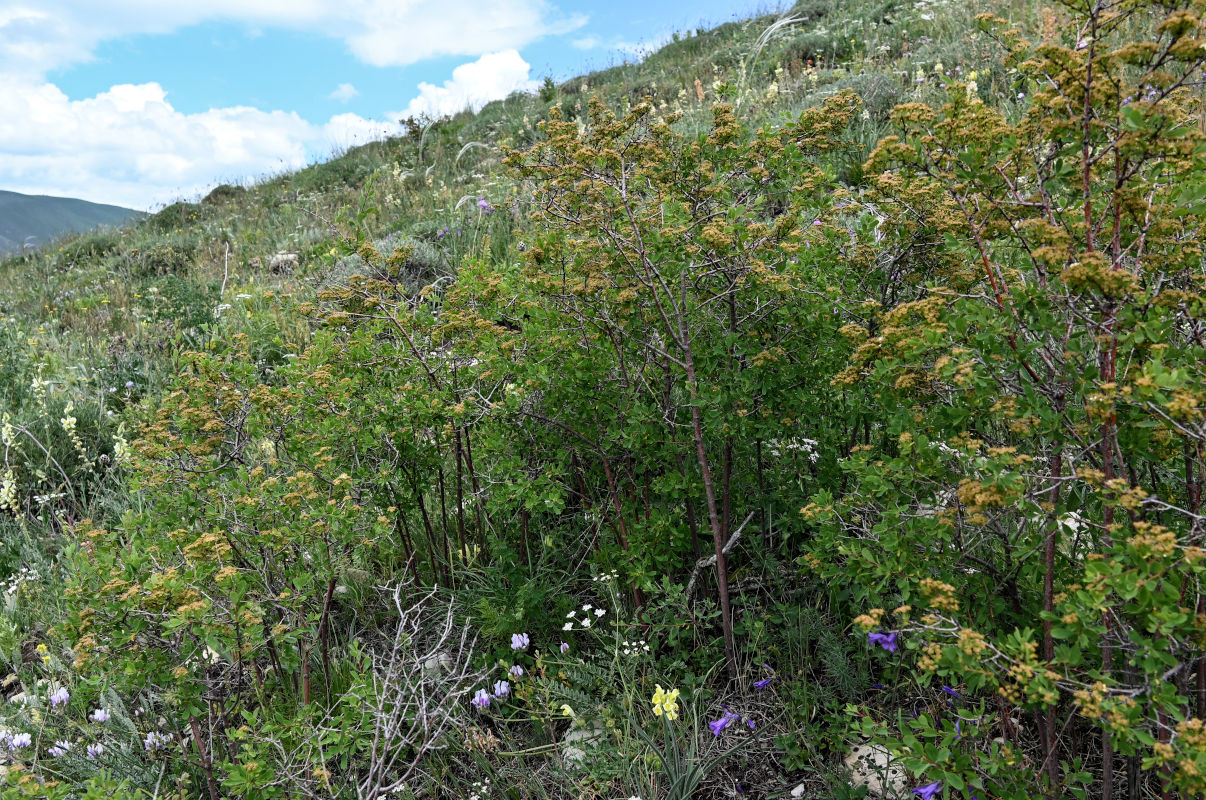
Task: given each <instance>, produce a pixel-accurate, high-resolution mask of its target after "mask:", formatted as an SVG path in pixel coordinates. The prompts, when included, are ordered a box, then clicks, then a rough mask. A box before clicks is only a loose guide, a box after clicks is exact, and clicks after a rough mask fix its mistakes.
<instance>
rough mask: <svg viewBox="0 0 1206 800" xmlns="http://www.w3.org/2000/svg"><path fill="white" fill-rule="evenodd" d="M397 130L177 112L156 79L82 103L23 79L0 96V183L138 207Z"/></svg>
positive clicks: (349, 118) (237, 111)
mask: <svg viewBox="0 0 1206 800" xmlns="http://www.w3.org/2000/svg"><path fill="white" fill-rule="evenodd" d="M397 132H398V126H397V125H396V124H395V123H385V122H375V121H372V120H367V119H364V118H363V117H360V116H357V115H355V114H340V115H338V116H336V117H332V118H331V120H330V121H328V122H327V123H326V124H324V125H314V124H311V123H310V122H307V121H306V120H304V119H302V118H301V117H300V116H298V115H297V114H295V113H290V112H284V111H261V110H259V109H255V108H249V107H245V106H237V107H232V108H219V109H210V110H209V111H205V112H201V113H196V114H185V113H182V112H180V111H177V110H176V109H175V108H173V107H172V105H171V103H170V102H168V100H167V96H166V93H165V92H164V90H163V87H161V86H160V85H159V84H158V83H145V84H140V85H129V84H126V85H121V86H114V87H113V88H111V89H109V90H108V91H106V92H102V93H101V94H98V95H97V96H95V97H91V98H87V99H84V100H71V99H70V98H68V97H67V96H66V95H65V94H63V92H62V91H60V90H59V89H58V87H56V86H54V85H53V84H49V83H40V84H35V83H22V84H16V85H9V86H6V87H5V89H4V91H2V92H0V186H4V187H5V188H8V189H12V190H14V191H18V192H27V193H31V194H56V195H65V196H69V197H82V198H84V199H87V200H93V201H96V202H102V203H114V204H116V205H123V206H129V207H131V208H138V209H147V208H151V207H153V206H155V205H158V204H160V203H165V202H169V201H171V200H174V199H176V198H178V197H181V196H190V195H195V194H197V193H200V192H203V191H205V190H207V189H208V188H210V187H212V186H213V185H214V184H215V183H217V182H219V181H221V180H230V181H236V182H237V181H240V180H243V179H245V178H247V177H257V176H261V175H265V174H268V173H272V172H278V171H280V170H283V169H297V168H299V167H302V166H304V165H305V164H306V163H307V161H308V160H310V159H311V157H312V156H314V155H315V154H319V153H322V154H325V153H327V152H329V151H330V150H332V149H342V148H346V147H348V146H351V145H354V144H360V143H362V142H365V141H368V140H370V139H376V138H381V137H382V136H383V135H386V134H391V133H397Z"/></svg>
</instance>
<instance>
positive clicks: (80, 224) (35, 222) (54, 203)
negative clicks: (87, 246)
mask: <svg viewBox="0 0 1206 800" xmlns="http://www.w3.org/2000/svg"><path fill="white" fill-rule="evenodd" d="M137 216H139V214H138V212H137V211H132V210H131V209H128V208H121V207H120V206H109V205H104V204H102V203H89V202H88V201H87V200H76V199H73V198H70V197H47V196H45V195H26V194H18V193H17V192H5V191H0V254H9V253H14V252H18V251H20V250H21V249H22V248H23V247H25V246H32V247H38V246H41V245H44V244H46V243H48V242H50V241H51V240H53V239H57V238H59V237H62V236H64V235H66V234H69V233H82V232H83V231H87V230H89V229H91V228H96V227H99V226H101V225H111V226H112V225H121V224H123V223H126V222H129V221H130V220H131V219H133V218H135V217H137Z"/></svg>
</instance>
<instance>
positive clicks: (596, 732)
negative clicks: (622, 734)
mask: <svg viewBox="0 0 1206 800" xmlns="http://www.w3.org/2000/svg"><path fill="white" fill-rule="evenodd" d="M601 741H603V728H602V726H600V725H599V723H597V722H596V723H594V724H592V725H591V727H589V728H586V727H578V726H574V727H572V728H570V729H569V730H568V731H566V732H565V736H563V737H562V738H561V745H560V753H561V763H562V764H565V766H567V767H576V766H578V765H580V764H581V763H582V762H583V761H585V760H586V749H587V748H592V749H593V748H594V747H595V746H597V745H598V744H599V742H601Z"/></svg>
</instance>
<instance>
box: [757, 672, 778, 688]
mask: <svg viewBox="0 0 1206 800" xmlns="http://www.w3.org/2000/svg"><path fill="white" fill-rule="evenodd" d="M774 679H775V676H774V675H771V676H770V677H769V678H763V679H762V680H760V681H754V688H755V689H765V688H766V687H767V686H770V684H771V681H773V680H774Z"/></svg>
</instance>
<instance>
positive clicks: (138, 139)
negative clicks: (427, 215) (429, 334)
mask: <svg viewBox="0 0 1206 800" xmlns="http://www.w3.org/2000/svg"><path fill="white" fill-rule="evenodd" d="M776 7H777V4H776V2H775V0H612V1H611V2H600V1H599V0H0V189H7V190H10V191H16V192H23V193H26V194H48V195H56V196H62V197H79V198H82V199H85V200H91V201H93V202H98V203H111V204H114V205H120V206H126V207H128V208H135V209H139V210H154V209H156V208H159V207H162V206H163V205H165V204H167V203H170V202H173V201H175V200H177V199H193V198H196V197H197V196H198V195H201V194H204V193H205V192H206V191H208V189H210V188H212V187H213V186H215V185H216V184H218V183H223V182H227V183H248V182H251V181H254V180H256V179H258V178H262V177H265V176H268V175H273V174H278V173H280V172H282V171H285V170H293V169H297V168H300V167H302V166H305V165H306V164H308V163H313V162H315V161H321V160H324V159H326V158H329V157H330V156H331V155H332V154H333V153H338V152H340V151H341V150H343V149H346V148H347V147H349V146H352V145H355V144H359V143H362V142H365V141H369V140H371V139H374V138H381V137H382V136H386V135H389V134H391V133H394V132H397V131H398V129H399V126H398V121H399V120H400V119H403V118H405V117H408V116H411V115H414V116H421V115H424V114H426V115H428V116H439V115H442V114H448V113H455V112H457V111H459V110H461V109H463V108H465V107H472V108H479V107H480V106H481V105H483V104H485V103H486V102H489V101H490V100H495V99H498V98H502V97H505V96H507V95H508V94H510V93H511V92H513V91H516V90H532V89H534V88H535V87H536V86H538V85H539V84H540V82H541V81H543V79H544V78H545V77H546V76H551V77H552V78H553V79H554V80H564V79H566V78H569V77H572V76H574V75H577V74H580V73H584V72H588V71H590V70H593V69H599V68H602V67H606V66H609V65H611V64H615V63H620V62H622V61H624V60H636V59H639V58H640V57H641V55H642V53H645V52H648V50H649V49H650V48H656V47H657V46H658V45H660V44H661V43H663V42H665V41H666V40H668V39H669V37H670V35H671V34H672V33H673V32H675V31H686V30H693V29H695V28H697V27H701V26H708V27H710V26H713V25H718V24H720V23H722V22H727V21H730V20H732V19H734V18H745V17H747V16H749V15H751V14H753V13H756V12H766V11H773V10H775V8H776Z"/></svg>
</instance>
